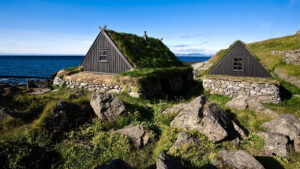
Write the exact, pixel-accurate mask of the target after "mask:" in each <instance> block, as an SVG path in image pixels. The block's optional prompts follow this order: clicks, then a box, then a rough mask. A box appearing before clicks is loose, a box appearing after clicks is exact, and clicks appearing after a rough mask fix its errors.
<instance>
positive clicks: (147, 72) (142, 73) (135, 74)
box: [117, 66, 192, 77]
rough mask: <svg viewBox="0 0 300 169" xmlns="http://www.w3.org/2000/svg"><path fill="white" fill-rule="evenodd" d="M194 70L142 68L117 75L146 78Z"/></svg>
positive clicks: (188, 67)
mask: <svg viewBox="0 0 300 169" xmlns="http://www.w3.org/2000/svg"><path fill="white" fill-rule="evenodd" d="M187 70H192V68H191V67H190V66H185V67H168V68H142V69H134V70H131V71H127V72H123V73H120V74H119V75H117V77H119V76H130V77H145V76H147V75H153V74H160V73H163V72H174V73H177V72H182V71H187Z"/></svg>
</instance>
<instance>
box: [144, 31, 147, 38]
mask: <svg viewBox="0 0 300 169" xmlns="http://www.w3.org/2000/svg"><path fill="white" fill-rule="evenodd" d="M144 40H147V32H146V31H144Z"/></svg>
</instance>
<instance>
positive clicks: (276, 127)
mask: <svg viewBox="0 0 300 169" xmlns="http://www.w3.org/2000/svg"><path fill="white" fill-rule="evenodd" d="M262 127H264V128H266V129H267V130H268V131H269V132H271V133H279V134H283V135H287V136H289V138H290V140H294V139H296V138H298V137H299V135H300V120H299V119H298V118H297V117H295V116H294V115H292V114H282V115H280V116H279V117H277V118H276V119H273V120H271V121H267V122H265V123H263V124H262Z"/></svg>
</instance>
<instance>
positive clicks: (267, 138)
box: [256, 132, 288, 157]
mask: <svg viewBox="0 0 300 169" xmlns="http://www.w3.org/2000/svg"><path fill="white" fill-rule="evenodd" d="M256 134H257V135H258V136H259V137H261V138H262V139H264V152H265V153H266V155H269V156H272V155H274V154H276V155H278V156H280V157H285V156H287V155H288V139H287V138H286V136H285V135H282V134H278V133H268V132H259V133H256Z"/></svg>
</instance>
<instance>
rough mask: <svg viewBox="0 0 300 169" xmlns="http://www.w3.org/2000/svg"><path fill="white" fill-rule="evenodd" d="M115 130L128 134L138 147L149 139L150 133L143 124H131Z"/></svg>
mask: <svg viewBox="0 0 300 169" xmlns="http://www.w3.org/2000/svg"><path fill="white" fill-rule="evenodd" d="M114 132H116V133H119V134H122V135H124V136H127V137H128V138H129V139H130V141H131V142H132V143H133V145H134V146H135V147H137V148H140V147H143V146H145V145H146V144H147V143H148V141H149V135H148V134H147V133H146V131H145V130H144V127H143V126H142V125H137V126H132V125H129V126H126V127H124V128H123V129H119V130H116V131H114Z"/></svg>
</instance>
